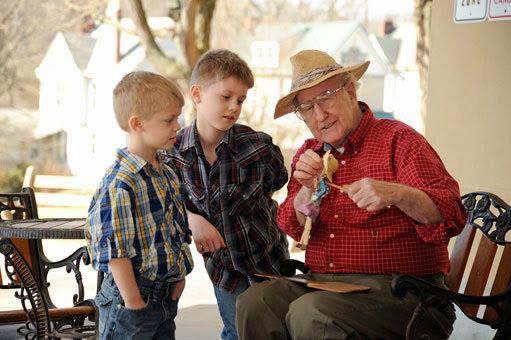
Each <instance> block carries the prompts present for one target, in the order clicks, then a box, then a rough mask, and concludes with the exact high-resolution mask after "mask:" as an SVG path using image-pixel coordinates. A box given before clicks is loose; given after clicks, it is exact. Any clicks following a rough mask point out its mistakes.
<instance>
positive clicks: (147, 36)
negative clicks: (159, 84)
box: [129, 0, 216, 78]
mask: <svg viewBox="0 0 511 340" xmlns="http://www.w3.org/2000/svg"><path fill="white" fill-rule="evenodd" d="M129 3H130V7H131V17H132V19H133V22H134V23H135V27H136V29H137V34H138V36H139V38H140V41H141V43H142V45H143V46H144V50H145V52H146V55H147V58H148V59H149V61H150V62H151V63H152V64H153V65H154V66H155V67H156V68H157V69H158V71H159V72H161V73H163V74H165V75H167V76H170V77H172V78H178V77H179V78H182V77H184V78H188V76H189V75H190V72H191V69H192V68H193V66H194V65H195V63H196V62H197V60H198V59H199V58H200V56H201V55H202V54H203V53H205V52H206V51H208V50H209V47H210V32H211V20H212V19H213V13H214V10H215V4H216V1H215V0H188V1H186V6H185V7H184V8H182V9H181V11H183V14H184V15H181V16H180V18H181V21H180V22H176V27H177V29H176V30H177V34H176V35H175V36H176V37H178V39H179V42H178V43H180V45H181V48H182V51H183V53H184V56H183V57H184V60H185V61H186V64H182V63H179V62H178V61H177V60H176V59H173V58H169V57H168V56H166V55H165V54H164V53H163V51H162V50H161V49H160V47H159V46H158V44H157V43H156V41H155V39H154V35H153V33H152V31H151V29H150V27H149V25H148V24H147V17H146V14H145V11H144V8H143V6H142V0H129Z"/></svg>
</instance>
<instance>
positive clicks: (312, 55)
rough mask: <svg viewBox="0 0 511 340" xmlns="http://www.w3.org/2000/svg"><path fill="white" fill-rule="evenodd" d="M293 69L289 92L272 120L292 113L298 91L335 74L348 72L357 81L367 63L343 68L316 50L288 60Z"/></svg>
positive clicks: (299, 53) (279, 102)
mask: <svg viewBox="0 0 511 340" xmlns="http://www.w3.org/2000/svg"><path fill="white" fill-rule="evenodd" d="M290 61H291V66H292V68H293V78H292V83H291V90H290V92H289V94H288V95H286V96H284V97H282V98H281V99H280V100H279V101H278V102H277V105H276V106H275V116H274V118H279V117H281V116H283V115H285V114H286V113H289V112H293V111H294V110H295V106H294V104H293V100H294V98H295V97H296V95H297V94H298V92H299V91H301V90H305V89H308V88H309V87H313V86H314V85H317V84H319V83H321V82H322V81H324V80H327V79H328V78H330V77H333V76H335V75H337V74H341V73H347V72H350V73H351V74H353V76H354V77H355V79H357V80H359V79H360V77H362V75H363V74H364V72H365V71H366V70H367V67H368V66H369V61H366V62H364V63H362V64H356V65H351V66H346V67H343V66H341V65H339V64H337V63H336V62H335V60H334V58H332V57H331V56H329V55H328V54H327V53H325V52H322V51H317V50H303V51H300V52H298V53H297V54H295V55H293V56H292V57H291V58H290Z"/></svg>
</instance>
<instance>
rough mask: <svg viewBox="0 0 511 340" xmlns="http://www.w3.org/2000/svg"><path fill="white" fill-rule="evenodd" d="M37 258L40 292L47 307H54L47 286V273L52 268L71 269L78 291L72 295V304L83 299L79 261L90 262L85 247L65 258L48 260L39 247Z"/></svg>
mask: <svg viewBox="0 0 511 340" xmlns="http://www.w3.org/2000/svg"><path fill="white" fill-rule="evenodd" d="M39 259H40V262H39V263H40V270H41V280H42V287H41V288H42V292H43V295H44V297H45V299H46V301H47V303H48V306H49V308H55V305H54V304H53V301H52V300H51V298H50V294H49V292H48V287H49V286H50V283H49V282H48V273H49V272H50V270H52V269H57V268H63V267H65V268H66V271H67V272H68V273H70V272H71V270H72V271H73V273H74V275H75V280H76V285H77V290H78V293H77V294H74V295H73V305H77V304H79V303H81V302H83V301H84V287H83V280H82V273H81V272H80V262H83V264H84V265H88V264H89V263H90V258H89V254H88V252H87V247H85V246H83V247H80V248H79V249H77V250H76V251H75V252H73V253H72V254H71V255H69V256H68V257H66V258H65V259H62V260H59V261H50V260H48V258H47V257H46V255H45V254H44V252H43V251H42V248H40V249H39Z"/></svg>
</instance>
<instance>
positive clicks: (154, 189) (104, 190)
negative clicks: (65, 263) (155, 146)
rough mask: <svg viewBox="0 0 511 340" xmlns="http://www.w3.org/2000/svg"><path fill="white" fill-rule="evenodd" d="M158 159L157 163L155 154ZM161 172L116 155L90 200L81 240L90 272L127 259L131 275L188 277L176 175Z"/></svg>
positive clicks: (128, 155)
mask: <svg viewBox="0 0 511 340" xmlns="http://www.w3.org/2000/svg"><path fill="white" fill-rule="evenodd" d="M158 156H159V159H161V157H160V155H158ZM160 169H161V171H160V172H158V171H156V169H154V167H153V166H152V165H151V164H150V163H148V162H147V161H146V160H144V159H143V158H141V157H139V156H137V155H135V154H133V153H131V152H129V151H128V150H127V149H122V150H117V154H116V160H115V163H114V164H113V165H112V166H111V167H110V168H109V169H108V170H107V172H106V174H105V176H104V177H103V180H102V181H101V184H100V186H99V188H98V190H97V191H96V193H95V195H94V197H93V198H92V202H91V205H90V207H89V214H88V217H87V223H86V226H85V238H86V241H87V247H88V250H89V254H90V257H91V259H92V265H93V267H94V269H96V270H101V271H103V272H106V273H108V272H109V271H110V270H109V266H108V263H109V262H110V260H111V259H113V258H120V257H128V258H131V262H132V264H133V270H134V272H135V275H136V276H142V277H144V278H146V279H149V280H165V281H176V280H180V279H181V278H183V277H184V276H185V275H186V274H188V273H190V272H191V271H192V268H193V260H192V256H191V253H190V248H189V246H188V244H189V243H190V242H191V239H190V234H191V233H190V229H189V228H188V220H187V217H186V211H185V205H184V202H183V199H182V195H181V193H180V187H179V180H178V178H177V176H176V174H175V172H174V171H173V170H172V169H171V168H170V167H169V166H168V165H166V164H164V163H162V162H160Z"/></svg>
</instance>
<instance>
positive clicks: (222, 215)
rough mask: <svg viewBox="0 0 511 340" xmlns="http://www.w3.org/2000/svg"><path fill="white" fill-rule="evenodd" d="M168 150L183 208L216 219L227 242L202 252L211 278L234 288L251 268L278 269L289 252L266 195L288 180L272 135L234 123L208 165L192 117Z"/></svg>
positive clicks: (260, 270) (225, 287)
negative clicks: (182, 193) (181, 191)
mask: <svg viewBox="0 0 511 340" xmlns="http://www.w3.org/2000/svg"><path fill="white" fill-rule="evenodd" d="M171 152H172V154H171V155H170V158H171V159H172V161H171V163H173V164H174V165H175V169H176V171H177V173H178V175H179V176H180V179H181V181H182V182H183V188H184V189H185V190H186V193H187V195H186V197H185V200H186V206H187V208H188V209H189V210H190V211H191V212H193V213H196V214H200V215H202V216H203V217H204V218H206V219H207V220H208V221H209V222H210V223H211V224H212V225H214V226H215V227H216V228H217V229H218V231H219V232H220V234H221V235H222V237H223V238H224V240H225V243H226V245H227V248H223V249H220V250H218V251H216V252H214V253H206V254H204V261H205V264H206V270H207V272H208V274H209V277H210V279H211V281H212V282H213V284H214V285H215V286H217V287H221V288H223V289H226V290H229V291H234V290H235V289H236V287H237V284H238V282H239V280H240V279H241V278H242V277H246V276H247V275H249V274H254V273H261V272H264V273H271V274H278V273H279V269H280V265H281V264H282V262H283V261H284V260H285V259H286V258H288V257H289V253H288V244H287V239H286V236H285V235H284V233H283V232H282V231H281V230H280V229H279V228H278V226H277V222H276V204H275V203H274V202H273V200H272V199H271V197H270V195H271V193H273V192H274V191H276V190H278V189H280V188H282V187H283V186H284V184H286V182H287V179H288V175H287V170H286V168H285V166H284V160H283V157H282V153H281V152H280V149H279V148H278V147H277V146H276V145H275V144H273V143H272V139H271V137H270V136H269V135H267V134H266V133H263V132H256V131H254V130H252V129H251V128H250V127H248V126H244V125H240V124H235V125H234V126H233V127H232V128H231V129H229V131H227V133H226V134H225V135H224V138H223V140H222V141H221V142H220V144H219V145H218V146H217V148H216V153H217V155H218V159H217V161H216V162H215V164H213V165H210V164H209V163H208V161H207V160H206V157H205V156H204V152H203V150H202V146H201V144H200V141H199V136H198V132H197V128H196V125H195V123H193V124H191V125H190V126H188V127H186V128H184V129H183V130H181V131H180V132H179V134H178V136H177V141H176V144H175V146H174V148H173V149H172V151H171Z"/></svg>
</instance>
